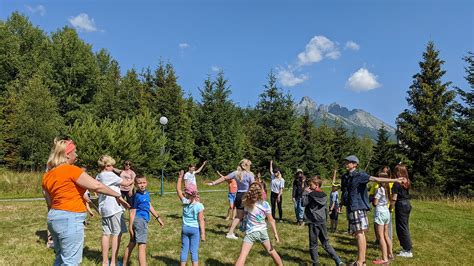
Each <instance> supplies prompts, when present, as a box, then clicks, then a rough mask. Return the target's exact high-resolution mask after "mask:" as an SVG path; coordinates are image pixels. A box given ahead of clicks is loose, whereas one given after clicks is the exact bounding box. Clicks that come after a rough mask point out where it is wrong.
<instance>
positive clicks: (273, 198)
mask: <svg viewBox="0 0 474 266" xmlns="http://www.w3.org/2000/svg"><path fill="white" fill-rule="evenodd" d="M270 197H271V198H270V202H271V204H272V216H273V218H276V217H275V207H276V206H278V214H279V218H278V220H281V219H282V218H283V209H282V208H281V203H282V202H283V196H280V202H277V198H278V193H275V192H273V191H272V193H271V194H270Z"/></svg>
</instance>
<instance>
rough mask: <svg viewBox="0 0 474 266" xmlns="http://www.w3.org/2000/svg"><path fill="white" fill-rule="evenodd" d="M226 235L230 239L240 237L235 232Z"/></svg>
mask: <svg viewBox="0 0 474 266" xmlns="http://www.w3.org/2000/svg"><path fill="white" fill-rule="evenodd" d="M225 237H226V238H229V239H239V238H238V237H237V236H236V235H235V234H227V235H226V236H225Z"/></svg>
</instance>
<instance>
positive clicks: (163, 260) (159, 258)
mask: <svg viewBox="0 0 474 266" xmlns="http://www.w3.org/2000/svg"><path fill="white" fill-rule="evenodd" d="M151 257H152V258H153V259H155V260H157V261H158V262H159V263H158V264H159V265H179V263H180V261H179V260H177V259H173V258H170V257H166V256H151ZM154 264H155V263H150V265H154Z"/></svg>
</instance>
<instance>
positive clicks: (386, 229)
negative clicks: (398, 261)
mask: <svg viewBox="0 0 474 266" xmlns="http://www.w3.org/2000/svg"><path fill="white" fill-rule="evenodd" d="M389 230H390V226H389V225H388V224H384V230H383V231H384V236H385V243H386V244H387V258H389V259H390V258H393V251H392V248H393V247H392V239H390V235H389V234H390V232H389Z"/></svg>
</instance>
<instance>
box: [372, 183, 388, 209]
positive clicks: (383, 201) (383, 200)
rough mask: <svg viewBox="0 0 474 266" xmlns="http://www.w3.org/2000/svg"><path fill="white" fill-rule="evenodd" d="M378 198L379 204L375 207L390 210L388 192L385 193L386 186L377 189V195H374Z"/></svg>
mask: <svg viewBox="0 0 474 266" xmlns="http://www.w3.org/2000/svg"><path fill="white" fill-rule="evenodd" d="M374 197H375V198H376V199H378V201H379V202H378V204H377V206H376V207H375V208H376V210H379V211H380V210H388V200H387V196H386V193H385V188H383V187H379V188H378V189H377V191H376V192H375V196H374Z"/></svg>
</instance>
